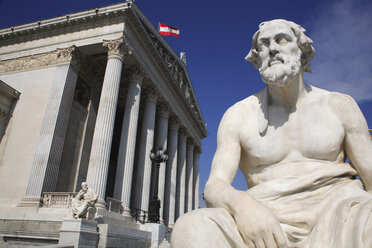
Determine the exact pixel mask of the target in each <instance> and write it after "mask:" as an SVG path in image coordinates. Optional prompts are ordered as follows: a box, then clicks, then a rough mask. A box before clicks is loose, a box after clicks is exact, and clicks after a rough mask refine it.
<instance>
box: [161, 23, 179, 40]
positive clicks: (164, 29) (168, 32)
mask: <svg viewBox="0 0 372 248" xmlns="http://www.w3.org/2000/svg"><path fill="white" fill-rule="evenodd" d="M159 33H160V34H161V35H163V36H174V37H178V35H179V34H180V30H179V29H178V28H175V27H171V26H168V25H165V24H162V23H159Z"/></svg>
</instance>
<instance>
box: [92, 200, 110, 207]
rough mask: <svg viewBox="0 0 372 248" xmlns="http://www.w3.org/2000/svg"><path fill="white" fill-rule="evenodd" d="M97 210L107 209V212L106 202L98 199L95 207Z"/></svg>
mask: <svg viewBox="0 0 372 248" xmlns="http://www.w3.org/2000/svg"><path fill="white" fill-rule="evenodd" d="M94 206H95V207H96V208H97V209H105V210H107V206H106V202H105V201H104V200H101V199H98V200H97V202H96V205H94Z"/></svg>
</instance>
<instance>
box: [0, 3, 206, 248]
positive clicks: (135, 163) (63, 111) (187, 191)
mask: <svg viewBox="0 0 372 248" xmlns="http://www.w3.org/2000/svg"><path fill="white" fill-rule="evenodd" d="M0 96H1V97H0V142H1V143H0V187H1V188H2V189H7V190H1V191H0V212H1V214H0V222H1V223H2V225H1V226H0V237H1V240H0V246H2V245H41V244H46V245H50V244H58V243H59V245H67V246H68V245H79V246H84V245H88V246H92V245H94V244H95V245H97V246H98V247H106V246H110V247H115V246H116V247H123V246H125V245H131V246H134V247H150V246H151V247H157V246H158V245H160V244H162V247H165V246H166V245H167V239H169V233H170V231H171V228H172V227H173V224H174V222H175V220H176V218H177V217H179V216H181V215H182V214H184V213H185V212H187V211H191V210H192V209H195V208H197V207H198V199H199V182H198V180H199V179H198V178H199V175H198V173H199V154H200V152H201V139H202V138H204V137H206V136H207V134H208V133H207V129H206V126H205V123H204V120H203V117H202V114H201V111H200V109H199V106H198V102H197V100H196V97H195V94H194V91H193V88H192V85H191V81H190V78H189V76H188V72H187V68H186V64H185V62H184V61H182V60H181V59H180V58H179V57H178V56H177V54H175V53H174V52H173V50H172V49H171V48H170V47H169V45H168V44H167V43H166V42H165V40H164V39H163V38H162V37H161V36H160V35H159V33H158V32H157V30H156V29H155V28H154V27H153V25H152V24H151V23H150V22H149V20H148V19H147V18H146V17H145V16H144V14H143V13H142V12H141V11H140V10H139V9H138V7H137V6H136V5H135V4H134V3H133V2H124V3H119V4H115V5H111V6H106V7H102V8H96V9H94V10H88V11H83V12H79V13H74V14H70V15H66V16H61V17H56V18H51V19H47V20H41V21H38V22H35V23H30V24H25V25H20V26H16V27H11V28H6V29H2V30H0ZM160 147H161V148H167V150H168V154H169V159H168V161H167V162H166V163H163V164H161V165H160V169H159V175H158V178H159V180H158V184H155V182H154V178H155V174H154V171H155V170H154V169H153V168H154V165H153V163H152V161H151V160H150V156H149V155H150V151H151V150H152V149H158V148H160ZM177 168H178V169H177ZM84 181H86V182H87V183H88V185H89V187H90V188H91V189H93V190H94V192H95V193H96V195H97V197H98V201H97V203H96V212H95V218H94V219H93V220H74V219H71V218H70V210H69V207H70V204H71V198H72V196H73V195H74V194H75V193H74V192H76V191H78V189H79V188H80V184H81V183H82V182H84ZM154 187H157V190H154ZM156 191H157V192H158V196H159V199H160V202H161V208H160V223H158V224H148V223H145V222H143V221H146V220H147V218H148V212H149V208H151V206H150V205H151V204H152V203H151V202H152V201H151V198H150V197H151V196H152V192H156ZM136 216H137V217H142V221H138V218H137V219H136ZM36 226H39V227H43V228H41V229H38V228H34V227H36ZM97 227H98V230H99V231H98V232H97ZM84 240H86V243H84Z"/></svg>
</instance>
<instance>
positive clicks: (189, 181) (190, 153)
mask: <svg viewBox="0 0 372 248" xmlns="http://www.w3.org/2000/svg"><path fill="white" fill-rule="evenodd" d="M193 157H194V144H193V143H192V142H189V144H188V145H187V153H186V200H185V203H186V204H185V212H189V211H191V210H192V206H193V205H192V195H193V193H194V189H193V181H194V178H193V163H194V161H193Z"/></svg>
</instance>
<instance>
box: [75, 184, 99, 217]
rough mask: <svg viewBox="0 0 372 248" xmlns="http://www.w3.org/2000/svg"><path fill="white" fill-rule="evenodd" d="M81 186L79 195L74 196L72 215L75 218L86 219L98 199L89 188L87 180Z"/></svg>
mask: <svg viewBox="0 0 372 248" xmlns="http://www.w3.org/2000/svg"><path fill="white" fill-rule="evenodd" d="M81 188H82V189H81V190H80V191H79V193H78V194H77V196H76V197H74V198H72V201H71V209H72V217H74V218H75V219H78V218H83V219H86V215H87V212H88V210H89V208H94V205H95V204H96V202H97V199H98V198H97V196H96V195H95V193H94V192H93V190H92V189H91V188H88V185H87V183H86V182H83V183H82V184H81Z"/></svg>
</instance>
